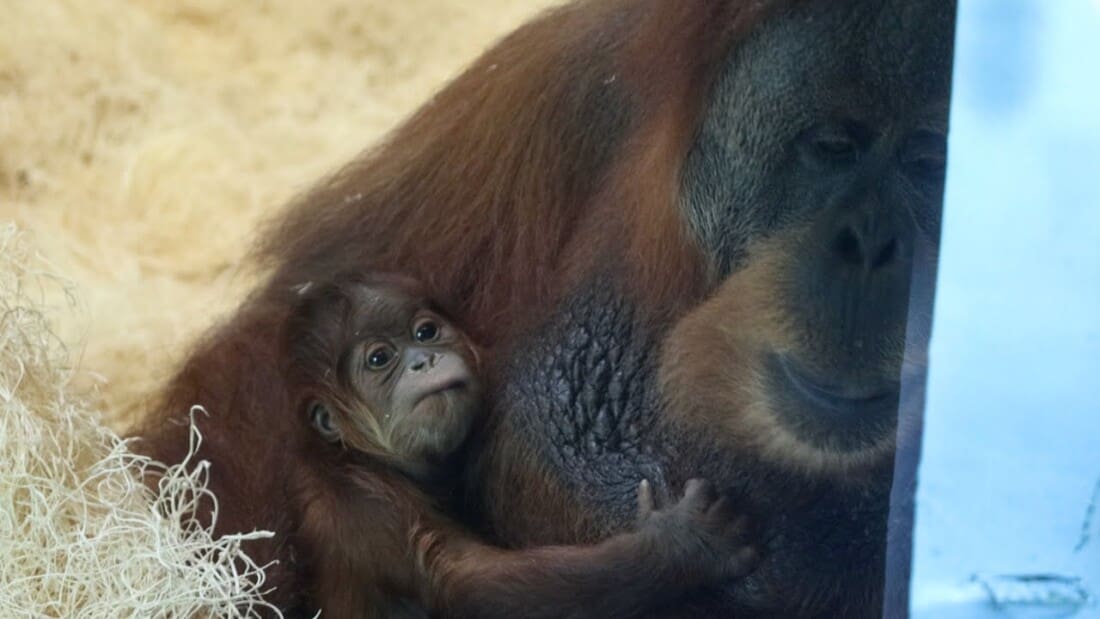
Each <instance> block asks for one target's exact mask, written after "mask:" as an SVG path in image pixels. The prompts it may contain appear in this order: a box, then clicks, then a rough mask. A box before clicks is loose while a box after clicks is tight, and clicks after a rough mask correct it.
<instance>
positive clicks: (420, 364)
mask: <svg viewBox="0 0 1100 619" xmlns="http://www.w3.org/2000/svg"><path fill="white" fill-rule="evenodd" d="M438 360H439V354H438V353H434V352H430V351H427V350H417V351H413V353H412V355H411V356H410V358H409V371H411V372H426V371H428V370H430V369H432V368H434V367H435V364H436V362H437V361H438Z"/></svg>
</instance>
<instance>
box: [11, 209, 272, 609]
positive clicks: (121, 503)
mask: <svg viewBox="0 0 1100 619" xmlns="http://www.w3.org/2000/svg"><path fill="white" fill-rule="evenodd" d="M51 271H52V269H51V268H50V266H49V265H48V264H47V263H46V262H45V261H44V260H43V259H42V258H41V256H39V255H37V254H36V253H35V252H34V251H33V250H32V249H31V247H30V243H29V242H28V240H27V238H26V236H25V235H24V234H23V233H21V232H19V231H18V230H17V229H16V228H15V226H13V225H8V226H5V227H0V408H2V411H0V463H2V465H0V557H3V559H2V560H0V609H3V610H2V612H3V615H4V616H5V617H77V618H91V617H112V618H114V617H193V616H217V617H252V616H258V615H259V614H260V613H261V612H263V613H264V614H275V615H278V612H277V611H276V610H275V609H273V608H270V607H269V606H267V605H266V604H264V603H263V602H262V600H261V594H262V592H263V585H264V572H263V567H262V566H258V565H256V563H255V562H253V561H252V560H251V559H250V558H249V557H248V556H247V555H246V554H245V553H244V552H242V550H241V542H243V541H245V540H249V539H257V538H262V537H269V536H270V535H271V534H270V533H268V532H262V531H260V532H253V533H249V534H242V535H227V536H223V537H218V538H216V537H214V536H213V533H212V526H205V527H204V526H203V525H202V524H201V523H200V522H199V521H198V520H196V519H195V517H194V515H193V514H194V511H195V510H194V508H195V506H196V504H197V503H198V501H199V500H203V501H213V502H214V504H215V505H216V500H215V499H214V497H213V496H212V495H211V494H210V492H209V491H208V490H207V489H206V482H207V475H208V463H206V462H198V463H195V464H194V465H192V459H193V455H192V456H189V457H188V459H187V461H185V462H183V463H181V464H179V465H176V466H171V467H166V466H164V465H163V464H160V463H157V462H155V461H153V460H151V459H149V458H147V457H144V456H140V455H137V454H135V453H133V452H131V451H130V448H129V444H128V441H126V440H123V439H121V438H120V437H119V436H118V435H117V434H115V433H114V432H112V431H111V430H110V429H108V428H107V427H106V426H105V425H103V423H102V422H101V419H100V417H99V415H98V414H97V413H96V412H94V411H91V410H89V409H88V407H87V406H86V404H85V403H84V402H83V401H82V400H81V399H79V398H76V397H74V396H73V395H72V393H71V390H70V389H69V382H70V379H71V377H72V375H73V368H72V367H71V365H70V361H69V354H68V351H67V350H66V348H65V347H64V346H63V345H62V343H61V342H60V340H59V339H58V338H57V337H56V336H55V335H54V334H53V331H52V329H51V324H50V316H51V312H54V311H56V310H58V309H59V308H58V307H53V308H51V307H49V306H47V301H46V299H56V298H72V294H71V290H70V288H69V287H68V285H67V284H66V283H65V282H64V281H62V280H60V279H59V278H57V277H55V276H54V275H52V274H51ZM58 290H60V291H61V292H62V294H60V295H58V294H57V291H58ZM201 440H202V437H201V435H199V433H198V431H197V430H196V429H195V428H194V426H193V425H192V444H191V447H192V452H191V453H192V454H194V452H195V450H196V449H197V448H198V445H199V443H200V442H201ZM188 469H191V470H190V471H188ZM149 474H152V475H156V476H159V477H160V480H159V484H160V487H159V493H157V494H155V495H154V493H153V492H151V491H150V490H149V489H148V488H147V487H146V486H145V485H144V484H143V483H142V478H143V477H144V476H145V475H149Z"/></svg>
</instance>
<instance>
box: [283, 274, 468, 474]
mask: <svg viewBox="0 0 1100 619" xmlns="http://www.w3.org/2000/svg"><path fill="white" fill-rule="evenodd" d="M286 341H287V347H288V354H289V361H290V375H291V376H292V385H293V386H292V388H293V389H295V390H296V393H297V395H298V400H297V401H298V402H299V405H300V406H301V411H302V412H303V414H305V415H308V419H309V422H310V423H311V424H312V425H313V426H314V427H315V428H316V430H317V431H318V432H319V433H320V435H321V436H322V437H323V438H325V439H326V440H328V441H331V442H338V443H341V444H343V445H345V446H347V447H350V448H352V449H356V450H359V451H361V452H365V453H368V454H371V455H374V456H378V457H380V458H383V459H385V460H388V461H394V460H395V461H396V462H397V463H400V464H407V465H409V466H411V467H418V466H420V465H423V464H431V463H433V462H437V461H439V460H440V459H442V458H444V457H446V456H447V455H448V454H450V453H452V452H454V451H455V450H456V449H458V448H459V446H461V445H462V443H463V441H465V440H466V437H467V436H468V435H469V433H470V428H471V427H472V426H473V423H474V421H475V419H476V418H477V416H478V415H479V414H480V412H481V408H482V402H481V385H480V384H479V379H478V371H479V368H478V365H479V358H478V353H477V351H476V349H475V347H474V346H473V344H472V343H471V342H470V341H469V339H468V338H467V337H466V335H465V333H463V332H462V331H460V330H458V329H457V328H455V327H454V326H453V325H452V324H450V323H449V322H448V321H447V320H446V319H444V318H443V317H442V316H441V314H440V313H439V312H438V311H437V310H436V309H435V308H434V307H433V305H432V304H431V302H429V301H428V299H427V298H426V297H425V296H424V295H423V294H422V293H421V292H420V291H419V289H418V286H417V285H416V284H415V282H413V281H411V280H409V279H407V278H403V277H400V276H392V275H375V276H359V277H344V278H340V279H337V280H334V281H332V282H330V283H326V284H321V285H307V286H306V287H304V288H303V289H302V292H301V301H300V303H299V305H298V307H297V308H296V310H295V312H294V314H293V315H292V316H291V319H290V322H289V325H288V329H287V340H286Z"/></svg>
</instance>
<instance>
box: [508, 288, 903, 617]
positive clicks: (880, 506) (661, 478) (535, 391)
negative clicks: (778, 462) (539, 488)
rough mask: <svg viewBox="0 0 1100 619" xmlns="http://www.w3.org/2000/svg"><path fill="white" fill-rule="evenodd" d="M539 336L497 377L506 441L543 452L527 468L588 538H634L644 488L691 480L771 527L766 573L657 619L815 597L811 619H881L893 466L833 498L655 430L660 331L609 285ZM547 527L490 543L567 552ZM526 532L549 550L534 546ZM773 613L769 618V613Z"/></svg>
mask: <svg viewBox="0 0 1100 619" xmlns="http://www.w3.org/2000/svg"><path fill="white" fill-rule="evenodd" d="M535 331H536V332H538V335H536V336H534V337H532V338H530V340H528V341H525V342H523V343H521V344H518V348H519V349H521V350H523V351H524V354H522V355H516V356H514V357H512V358H511V363H509V364H507V366H506V367H505V368H504V369H503V373H502V376H503V377H504V382H505V384H506V386H505V387H504V388H503V389H502V395H501V400H500V402H499V409H500V411H501V413H502V415H504V416H505V417H504V418H505V421H504V423H505V424H506V425H507V430H506V431H504V434H505V435H507V436H508V437H509V440H510V441H516V442H518V443H521V444H524V445H525V446H527V447H528V448H530V449H535V450H537V454H536V455H535V456H534V457H535V458H536V459H537V460H539V461H541V462H545V463H546V465H547V466H548V467H550V469H551V470H553V471H554V473H555V479H556V481H557V482H558V483H560V484H562V485H563V486H564V487H565V488H566V489H567V492H568V493H570V494H571V495H572V496H574V497H576V499H577V500H578V502H579V503H580V505H582V506H583V508H582V511H585V512H586V513H587V514H588V519H587V520H586V521H585V522H584V526H583V530H582V532H581V535H582V536H590V537H591V538H592V539H598V538H599V537H602V536H604V535H607V534H608V533H610V532H613V531H618V530H622V529H624V528H627V527H629V526H630V524H631V523H632V521H633V518H634V514H635V511H636V507H635V505H636V500H635V491H636V487H637V483H638V480H639V479H649V480H651V482H652V483H654V486H655V488H656V489H657V491H658V493H659V494H662V495H663V496H664V497H665V499H666V500H667V499H668V498H669V497H674V496H676V493H677V492H678V490H677V489H678V488H681V487H682V485H683V483H684V482H685V481H686V480H687V479H688V478H691V477H693V476H701V477H704V478H706V479H709V480H712V481H713V483H715V485H716V487H717V488H718V489H719V490H720V491H722V492H723V493H725V494H726V495H727V496H729V497H732V498H733V499H734V501H735V503H736V504H738V505H740V506H742V508H744V509H746V510H747V511H748V512H749V513H750V514H758V513H767V514H769V519H768V520H766V521H762V522H757V523H756V524H757V526H758V529H757V531H756V535H757V536H758V537H757V539H759V540H763V542H764V543H763V544H762V545H763V550H762V554H763V556H764V560H763V563H762V564H761V566H760V567H759V568H757V570H756V571H755V572H754V573H753V574H752V575H750V576H749V577H747V578H744V579H741V580H739V581H738V582H737V583H736V584H732V585H731V586H730V587H729V588H728V589H726V590H720V591H719V590H715V591H708V592H704V593H701V594H699V595H698V596H693V597H692V598H691V599H688V600H681V601H679V602H678V603H677V604H675V605H673V606H671V607H670V608H669V609H666V611H664V612H662V613H657V614H658V615H659V616H685V617H690V616H712V615H713V616H725V615H726V614H729V613H733V612H737V613H739V614H736V615H734V616H737V617H742V616H750V617H769V616H775V617H788V616H790V615H789V614H788V611H787V610H784V605H785V604H787V603H789V601H790V600H817V599H820V598H832V599H833V600H834V603H833V604H831V605H829V606H828V607H827V608H825V609H820V608H819V609H816V610H815V612H814V614H812V615H807V616H813V617H823V618H824V617H839V616H844V617H859V616H877V615H878V608H880V604H881V602H880V596H881V594H882V591H881V589H882V586H883V573H882V567H883V562H884V551H885V535H886V516H887V511H888V507H889V506H888V499H889V486H890V479H891V470H890V468H889V467H884V468H883V470H882V471H881V472H880V474H879V475H878V479H877V481H878V483H875V484H872V485H871V486H869V487H865V488H861V489H853V490H850V491H846V492H838V490H837V488H836V487H834V486H832V485H831V484H814V483H811V482H808V481H806V480H804V479H802V478H799V477H797V476H792V475H789V474H787V473H785V472H783V471H776V470H773V469H770V468H767V467H761V466H759V465H758V464H756V463H754V461H753V460H752V458H749V457H746V458H743V459H742V458H739V457H738V454H734V453H729V452H728V451H724V450H721V449H720V448H718V447H711V446H708V445H707V443H706V441H705V439H704V438H703V437H699V436H690V435H681V434H680V433H678V432H677V431H676V430H675V429H673V428H670V427H668V426H666V425H665V424H662V423H661V422H660V408H659V404H658V403H659V399H658V394H657V393H656V381H655V378H654V377H655V372H656V367H657V362H658V359H657V358H656V355H657V354H658V351H659V349H658V347H657V346H656V345H655V344H654V342H657V341H659V339H660V335H661V334H660V332H659V327H652V328H649V329H647V328H645V327H644V326H643V325H641V324H638V322H637V321H636V320H635V316H634V313H633V312H632V311H631V309H630V307H629V306H628V305H627V304H626V302H625V301H624V299H623V298H622V297H621V296H620V295H616V294H615V293H614V292H612V291H610V290H608V289H607V287H606V285H604V283H603V282H596V283H595V284H593V286H592V290H590V291H588V292H586V293H582V294H580V295H578V296H576V297H574V298H572V299H571V300H569V301H568V302H566V303H564V304H563V307H562V311H561V312H560V314H558V316H557V317H556V318H555V319H554V320H553V321H552V322H551V324H550V325H547V326H546V327H545V328H544V329H536V330H535ZM498 431H500V430H498ZM498 500H499V497H498ZM541 515H542V514H537V513H531V512H524V511H517V512H511V513H510V514H509V516H508V519H507V521H506V523H504V524H506V525H507V526H506V527H500V529H501V530H499V531H498V533H499V534H500V535H502V536H503V537H504V538H505V539H504V541H506V542H508V541H511V542H515V543H521V544H523V545H530V544H533V543H564V542H569V541H573V540H575V538H576V536H577V534H578V532H577V530H576V529H575V528H573V527H572V526H571V525H570V523H571V521H570V519H569V518H563V519H562V520H561V523H562V524H561V526H560V527H559V528H558V529H557V530H556V531H548V530H547V527H546V522H547V521H546V520H543V519H539V520H538V523H539V524H538V525H536V524H535V520H534V519H537V518H539V517H540V516H541ZM525 518H532V520H530V521H525V520H524V519H525ZM532 531H540V532H541V534H542V535H543V537H539V538H537V539H532V538H531V537H530V533H531V532H532ZM509 538H511V539H509ZM792 574H793V575H813V577H812V578H805V577H800V578H792V577H791V576H790V575H792ZM777 585H778V586H779V587H780V588H779V589H777V590H772V589H771V587H775V586H777ZM777 603H778V604H777ZM773 606H774V607H776V608H777V610H775V611H774V615H773V614H772V612H770V611H768V610H767V609H769V608H771V607H773ZM750 611H751V612H750Z"/></svg>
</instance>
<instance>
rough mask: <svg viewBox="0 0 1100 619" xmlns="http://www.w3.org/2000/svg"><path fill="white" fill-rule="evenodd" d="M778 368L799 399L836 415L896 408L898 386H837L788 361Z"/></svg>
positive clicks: (783, 359)
mask: <svg viewBox="0 0 1100 619" xmlns="http://www.w3.org/2000/svg"><path fill="white" fill-rule="evenodd" d="M778 365H779V367H780V369H781V370H782V373H783V377H784V378H785V379H786V382H787V383H788V384H790V385H791V387H793V388H794V391H795V392H796V393H797V395H798V396H800V398H799V399H801V400H803V401H804V402H805V403H807V404H810V405H812V406H813V407H814V408H817V409H820V410H823V411H828V412H831V413H834V414H845V415H847V414H853V415H854V414H866V413H877V412H883V411H887V410H893V409H894V408H896V406H897V402H898V394H899V385H898V383H897V382H889V383H882V384H878V385H871V386H864V385H838V384H831V383H826V382H824V381H821V380H819V379H817V378H815V377H813V376H811V375H810V374H809V373H807V372H806V371H805V370H803V369H802V368H801V367H799V366H798V365H797V364H795V363H794V362H793V361H791V360H790V359H789V358H786V357H780V358H779V359H778Z"/></svg>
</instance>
